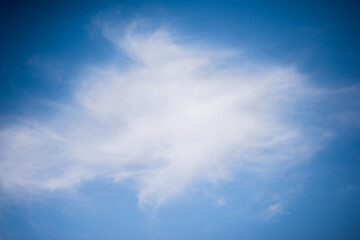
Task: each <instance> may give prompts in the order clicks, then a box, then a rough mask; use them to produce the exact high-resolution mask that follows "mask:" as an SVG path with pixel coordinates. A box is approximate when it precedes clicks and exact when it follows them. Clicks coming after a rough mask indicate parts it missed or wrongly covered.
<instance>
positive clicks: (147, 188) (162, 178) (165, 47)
mask: <svg viewBox="0 0 360 240" xmlns="http://www.w3.org/2000/svg"><path fill="white" fill-rule="evenodd" d="M101 29H102V30H103V33H104V36H105V37H106V38H107V39H108V40H109V41H110V42H111V43H112V44H113V46H114V51H117V53H118V54H119V56H126V57H127V58H128V63H127V64H119V63H118V62H116V61H115V62H114V63H113V64H108V65H107V66H104V65H101V66H100V65H99V66H94V65H92V66H89V67H87V68H86V69H84V70H83V71H82V72H84V73H83V74H82V75H81V77H80V78H79V82H78V83H77V84H74V89H73V92H74V94H73V99H72V100H71V101H69V102H67V103H66V104H65V105H61V107H58V108H57V109H56V110H55V113H54V114H52V115H51V116H48V118H46V119H38V118H32V119H21V121H20V123H14V124H10V125H6V126H2V128H1V130H0V142H1V145H0V157H1V162H0V182H1V186H2V188H3V189H4V190H5V191H8V192H16V191H30V192H33V191H39V190H51V191H53V190H58V189H68V188H74V187H76V186H79V185H80V184H82V183H84V182H86V181H88V180H92V179H96V178H110V179H113V180H114V181H115V182H123V181H129V182H131V183H132V184H133V186H135V187H136V189H137V191H138V198H139V202H140V204H141V205H151V206H155V207H156V206H159V205H161V204H162V203H163V202H165V201H167V200H169V199H171V198H173V197H176V196H178V195H181V194H184V193H186V191H188V190H189V189H191V188H193V187H196V186H198V185H199V184H204V183H205V184H207V183H210V184H212V183H216V182H219V181H224V180H228V179H230V178H231V175H232V174H234V173H241V171H254V172H256V173H268V172H269V171H276V170H279V169H286V168H287V167H289V166H292V165H294V164H296V163H298V162H299V161H302V160H304V159H306V158H307V157H308V156H309V154H311V153H312V152H313V151H314V150H315V149H316V148H317V145H316V144H314V143H315V141H314V139H312V138H311V137H310V136H309V135H308V133H307V131H306V128H305V126H304V125H303V124H302V121H301V119H300V120H299V119H297V117H298V116H299V111H300V109H301V108H300V107H301V106H302V104H303V103H304V102H305V100H306V99H307V97H308V95H307V94H308V93H309V92H310V91H309V87H308V86H307V84H306V82H305V78H304V76H302V75H301V74H300V73H298V72H297V71H296V69H295V68H289V67H282V66H276V65H274V64H270V63H259V62H251V60H250V59H246V57H244V56H242V57H241V58H237V57H236V51H231V50H226V51H225V50H221V49H215V48H214V47H200V46H199V45H197V44H190V43H189V42H187V43H181V41H179V39H178V38H177V37H176V36H174V35H173V34H172V33H170V32H169V31H167V30H164V29H152V30H144V29H143V28H142V27H139V25H137V24H132V25H130V27H127V28H126V30H125V31H121V32H118V31H117V30H116V28H112V27H109V26H107V25H104V24H103V25H101ZM219 204H220V205H221V204H224V201H222V200H220V201H219ZM280 210H281V207H280V206H278V205H272V206H270V207H269V211H270V212H276V211H280Z"/></svg>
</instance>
